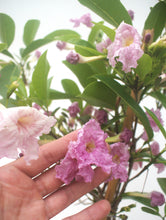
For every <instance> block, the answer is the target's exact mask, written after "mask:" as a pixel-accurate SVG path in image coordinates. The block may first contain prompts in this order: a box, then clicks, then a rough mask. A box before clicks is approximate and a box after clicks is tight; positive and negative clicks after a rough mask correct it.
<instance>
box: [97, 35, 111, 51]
mask: <svg viewBox="0 0 166 220" xmlns="http://www.w3.org/2000/svg"><path fill="white" fill-rule="evenodd" d="M111 43H112V41H111V40H110V39H109V38H107V39H106V40H105V41H102V42H100V43H98V44H96V49H97V50H98V51H99V52H101V53H103V52H104V50H106V49H107V47H108V46H109V45H110V44H111Z"/></svg>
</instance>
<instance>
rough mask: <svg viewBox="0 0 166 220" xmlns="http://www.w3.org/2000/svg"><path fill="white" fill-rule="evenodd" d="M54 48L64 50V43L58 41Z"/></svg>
mask: <svg viewBox="0 0 166 220" xmlns="http://www.w3.org/2000/svg"><path fill="white" fill-rule="evenodd" d="M56 46H57V48H58V49H59V50H63V49H65V48H66V42H64V41H58V42H57V43H56Z"/></svg>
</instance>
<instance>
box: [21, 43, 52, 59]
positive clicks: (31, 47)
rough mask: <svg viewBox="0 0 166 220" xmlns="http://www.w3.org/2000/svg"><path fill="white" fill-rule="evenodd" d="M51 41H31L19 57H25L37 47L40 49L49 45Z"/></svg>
mask: <svg viewBox="0 0 166 220" xmlns="http://www.w3.org/2000/svg"><path fill="white" fill-rule="evenodd" d="M51 41H52V40H49V39H38V40H35V41H32V42H31V43H30V44H29V45H28V46H27V47H26V48H25V49H23V51H22V52H21V56H22V57H25V56H27V55H28V54H29V53H31V52H33V51H35V50H36V49H38V48H39V47H42V46H44V45H46V44H48V43H50V42H51Z"/></svg>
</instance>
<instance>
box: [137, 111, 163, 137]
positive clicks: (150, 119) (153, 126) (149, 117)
mask: <svg viewBox="0 0 166 220" xmlns="http://www.w3.org/2000/svg"><path fill="white" fill-rule="evenodd" d="M151 111H152V112H153V113H154V114H155V115H156V117H157V118H158V120H159V121H160V123H161V124H162V125H164V123H163V120H162V118H161V112H160V110H159V109H156V110H154V109H153V108H152V109H151ZM146 115H147V117H148V119H149V122H150V125H151V127H152V129H153V131H155V132H158V131H159V130H160V129H159V127H158V126H157V124H156V123H155V121H154V120H153V119H152V118H151V116H150V115H149V114H148V113H146ZM141 138H142V139H143V140H145V141H147V140H148V136H147V133H146V131H144V133H143V134H142V136H141Z"/></svg>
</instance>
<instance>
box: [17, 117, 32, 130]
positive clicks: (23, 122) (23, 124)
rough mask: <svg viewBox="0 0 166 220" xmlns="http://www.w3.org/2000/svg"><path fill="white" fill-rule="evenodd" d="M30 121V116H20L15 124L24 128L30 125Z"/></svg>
mask: <svg viewBox="0 0 166 220" xmlns="http://www.w3.org/2000/svg"><path fill="white" fill-rule="evenodd" d="M32 121H33V120H32V117H29V116H24V117H20V118H19V119H18V121H17V126H18V127H24V128H25V127H26V126H28V125H30V124H31V123H32Z"/></svg>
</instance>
